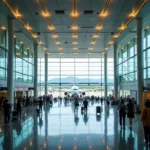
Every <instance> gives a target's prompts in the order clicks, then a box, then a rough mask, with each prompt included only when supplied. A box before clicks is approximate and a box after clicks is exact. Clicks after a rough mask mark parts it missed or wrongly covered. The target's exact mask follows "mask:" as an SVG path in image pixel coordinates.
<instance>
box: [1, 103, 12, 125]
mask: <svg viewBox="0 0 150 150" xmlns="http://www.w3.org/2000/svg"><path fill="white" fill-rule="evenodd" d="M3 112H4V122H5V125H6V126H9V121H10V113H11V105H10V104H9V102H8V100H5V101H4V105H3Z"/></svg>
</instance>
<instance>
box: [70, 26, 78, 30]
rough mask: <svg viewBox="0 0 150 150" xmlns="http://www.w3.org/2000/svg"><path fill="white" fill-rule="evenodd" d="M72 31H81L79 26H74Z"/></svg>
mask: <svg viewBox="0 0 150 150" xmlns="http://www.w3.org/2000/svg"><path fill="white" fill-rule="evenodd" d="M71 29H72V30H73V31H77V30H78V29H79V27H78V26H77V25H73V26H72V27H71Z"/></svg>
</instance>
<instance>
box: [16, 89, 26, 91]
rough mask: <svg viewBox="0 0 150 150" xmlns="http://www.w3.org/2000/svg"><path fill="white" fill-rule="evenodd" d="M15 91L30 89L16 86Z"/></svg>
mask: <svg viewBox="0 0 150 150" xmlns="http://www.w3.org/2000/svg"><path fill="white" fill-rule="evenodd" d="M15 91H28V88H15Z"/></svg>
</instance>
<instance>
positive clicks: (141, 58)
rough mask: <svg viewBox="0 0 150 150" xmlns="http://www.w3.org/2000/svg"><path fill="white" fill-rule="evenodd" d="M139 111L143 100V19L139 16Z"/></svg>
mask: <svg viewBox="0 0 150 150" xmlns="http://www.w3.org/2000/svg"><path fill="white" fill-rule="evenodd" d="M136 23H137V110H136V111H137V113H138V112H140V110H141V108H140V106H141V104H142V100H143V52H142V41H143V33H144V32H143V27H142V19H141V18H137V19H136Z"/></svg>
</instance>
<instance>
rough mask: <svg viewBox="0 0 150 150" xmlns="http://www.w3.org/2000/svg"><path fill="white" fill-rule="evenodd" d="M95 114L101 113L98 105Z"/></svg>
mask: <svg viewBox="0 0 150 150" xmlns="http://www.w3.org/2000/svg"><path fill="white" fill-rule="evenodd" d="M97 114H101V107H100V106H97V107H96V115H97Z"/></svg>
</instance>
